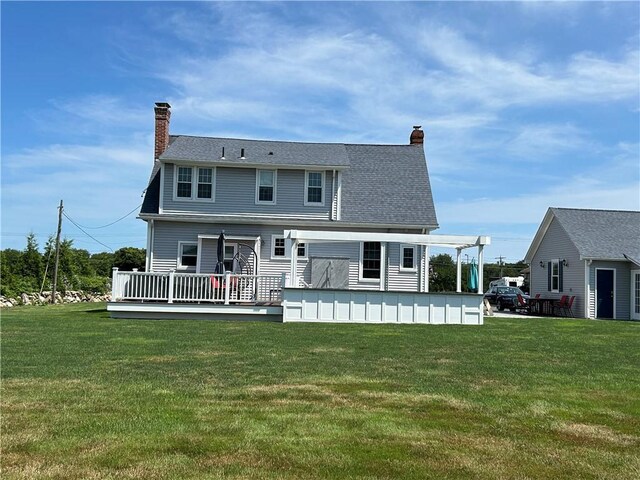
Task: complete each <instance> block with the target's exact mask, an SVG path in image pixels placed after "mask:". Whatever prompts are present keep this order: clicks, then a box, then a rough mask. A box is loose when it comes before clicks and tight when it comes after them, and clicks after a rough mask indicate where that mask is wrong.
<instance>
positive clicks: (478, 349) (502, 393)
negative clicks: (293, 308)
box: [1, 304, 640, 479]
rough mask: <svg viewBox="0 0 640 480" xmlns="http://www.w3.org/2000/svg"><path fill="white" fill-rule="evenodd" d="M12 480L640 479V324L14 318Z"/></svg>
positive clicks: (93, 311)
mask: <svg viewBox="0 0 640 480" xmlns="http://www.w3.org/2000/svg"><path fill="white" fill-rule="evenodd" d="M1 393H2V476H3V478H7V479H8V478H64V479H70V478H82V479H84V478H144V479H148V478H171V479H173V478H274V479H275V478H277V479H280V478H285V479H287V478H291V479H293V478H296V479H297V478H390V479H391V478H416V479H423V478H438V479H441V478H523V479H524V478H535V479H538V478H549V479H551V478H553V479H557V478H572V479H574V478H607V479H616V478H620V479H622V478H625V479H629V478H640V324H638V323H631V322H615V321H593V320H591V321H587V320H563V319H526V318H518V319H492V318H487V319H486V325H484V326H482V327H474V326H466V327H463V326H429V325H422V326H413V325H404V326H400V325H323V324H278V323H259V322H243V323H239V322H207V321H159V320H156V321H147V320H112V319H110V318H109V317H108V315H107V313H106V311H105V310H104V305H102V304H97V305H95V304H94V305H87V304H83V305H73V306H57V307H23V308H15V309H11V310H4V311H3V312H2V391H1Z"/></svg>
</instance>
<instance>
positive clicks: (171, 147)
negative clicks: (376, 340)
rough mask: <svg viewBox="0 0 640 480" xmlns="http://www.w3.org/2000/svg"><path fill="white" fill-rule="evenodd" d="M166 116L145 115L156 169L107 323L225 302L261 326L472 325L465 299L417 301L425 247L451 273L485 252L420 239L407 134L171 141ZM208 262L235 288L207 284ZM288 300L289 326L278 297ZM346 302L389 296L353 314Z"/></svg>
mask: <svg viewBox="0 0 640 480" xmlns="http://www.w3.org/2000/svg"><path fill="white" fill-rule="evenodd" d="M170 113H171V112H170V106H169V105H168V104H167V103H157V104H156V107H155V122H156V129H155V132H156V133H155V161H154V164H153V169H152V173H151V178H150V181H149V185H148V187H147V190H146V193H145V197H144V202H143V206H142V209H141V211H140V215H139V218H141V219H142V220H144V221H145V222H147V232H148V234H147V236H148V241H147V264H146V272H136V273H135V274H132V273H130V272H127V273H125V272H115V273H114V299H113V300H114V301H113V302H112V303H110V304H109V306H108V308H109V310H110V311H112V312H114V313H115V314H118V312H120V314H122V315H123V316H126V315H132V312H134V311H137V312H138V313H140V314H141V313H142V312H143V311H144V313H145V315H148V316H152V315H154V314H155V313H157V312H158V311H159V310H158V309H159V308H160V306H159V302H163V301H167V303H171V304H176V303H181V304H182V307H176V306H175V305H174V306H172V307H171V308H173V311H174V312H175V311H177V309H178V308H182V310H181V312H182V313H183V314H184V315H185V316H188V315H190V314H193V313H194V312H195V313H202V312H204V311H205V310H203V309H204V308H205V307H204V306H202V305H205V306H206V305H208V306H209V307H211V304H215V303H219V302H223V303H224V304H226V305H227V306H229V305H231V304H233V303H234V302H235V303H236V304H237V305H240V304H241V305H243V306H245V307H247V306H249V305H254V306H255V308H254V309H253V310H251V309H248V310H247V309H245V310H246V312H245V313H247V314H249V315H250V314H251V313H252V312H257V311H258V310H257V309H258V307H260V308H263V307H265V305H266V304H269V305H266V307H269V308H271V307H274V306H277V309H276V308H271V310H269V311H270V312H271V313H270V314H271V315H273V316H276V317H277V316H279V315H280V316H283V317H284V319H285V320H291V319H297V320H329V321H341V320H342V319H344V315H345V311H348V314H347V320H346V321H410V322H420V321H423V322H427V323H433V322H437V321H438V319H442V321H443V322H444V321H454V322H457V323H482V313H481V311H480V307H479V305H480V302H481V297H480V296H478V295H477V294H476V295H466V296H465V295H463V294H460V297H459V298H457V299H456V300H455V301H454V300H452V299H451V297H449V299H447V298H445V297H444V296H442V298H440V297H438V298H436V296H425V295H424V294H426V293H427V292H428V271H429V265H428V261H429V260H428V258H429V247H430V245H438V246H448V247H451V248H454V249H457V259H458V272H460V257H461V255H460V252H461V251H462V250H463V249H465V248H471V247H476V248H478V253H479V257H480V260H481V259H482V248H483V246H484V245H486V244H488V243H489V238H488V237H479V236H442V235H433V234H431V232H432V231H433V230H434V229H436V228H437V227H438V222H437V219H436V212H435V207H434V204H433V197H432V194H431V186H430V182H429V174H428V171H427V163H426V159H425V155H424V149H423V138H424V133H423V132H422V130H421V129H420V127H419V126H416V127H414V129H413V131H412V132H411V135H410V141H409V143H408V144H405V145H371V144H342V143H305V142H287V141H270V140H249V139H232V138H214V137H197V136H188V135H170V134H169V119H170ZM222 232H224V236H225V241H224V252H222V253H223V258H222V259H219V258H218V240H219V237H220V234H221V233H222ZM219 261H223V262H224V265H225V267H226V269H227V270H228V271H230V272H231V273H230V274H231V275H233V276H238V278H237V279H236V280H234V281H233V282H230V280H229V278H227V279H226V281H225V279H223V278H222V277H220V278H218V277H216V273H215V272H216V265H217V264H218V262H219ZM227 275H229V274H227ZM222 285H232V287H233V288H224V289H223V288H222V287H221V286H222ZM480 285H482V265H481V264H480ZM300 287H304V292H303V294H301V293H300V292H297V293H296V295H297V297H296V298H297V299H298V300H299V301H300V302H302V303H300V304H299V307H300V309H299V310H298V311H296V312H295V313H294V314H292V315H293V316H290V315H289V314H288V310H287V309H288V308H293V307H292V305H293V303H294V302H292V301H289V302H287V290H289V289H291V290H293V289H299V288H300ZM223 290H224V291H223ZM345 291H350V292H365V293H366V292H374V291H376V292H395V293H394V294H393V295H392V296H391V297H389V296H388V295H387V296H386V295H383V296H382V297H380V298H378V297H375V299H374V297H373V296H371V295H373V294H371V295H369V296H368V297H367V295H365V294H362V295H361V296H360V297H358V298H359V299H360V300H354V298H355V296H349V295H347V296H345V295H344V294H342V293H341V292H345ZM460 291H461V289H460V274H459V275H458V292H460ZM331 292H333V293H331ZM403 292H404V293H403ZM293 293H294V292H289V295H290V298H292V297H291V295H293ZM414 294H423V295H422V297H420V298H418V297H415V296H414ZM225 295H226V297H225ZM301 295H302V296H301ZM310 295H315V297H314V300H313V302H311V301H310V300H309V299H310V298H311V297H310ZM327 295H330V296H331V302H330V303H331V305H332V307H331V312H329V310H328V309H329V307H328V303H327V300H326V298H328V297H327ZM350 295H351V294H350ZM353 295H355V293H354V294H353ZM363 295H364V296H363ZM377 295H378V296H380V293H378V294H377ZM298 297H300V298H298ZM298 300H297V301H298ZM126 301H129V302H128V304H127V305H125V304H124V303H123V302H125V303H126ZM131 301H135V302H134V303H132V302H131ZM139 301H144V302H149V301H153V302H156V303H154V304H149V303H146V304H145V305H142V306H141V305H140V302H139ZM354 301H355V302H356V304H357V305H355V304H354ZM360 301H362V302H363V303H362V305H363V309H362V311H361V310H360V308H359V305H360V304H359V303H358V302H360ZM136 302H137V303H136ZM323 302H324V304H323ZM342 302H346V307H345V306H344V305H343V304H342ZM389 302H391V303H394V307H393V308H390V307H388V304H389V305H390V303H389ZM403 302H404V303H403ZM425 302H426V303H425ZM310 303H313V304H314V307H313V308H311V307H309V305H310ZM453 304H456V305H459V307H456V308H458V310H455V312H454V310H453V309H452V308H453V307H451V308H450V306H451V305H453ZM196 305H199V306H196ZM409 305H411V308H412V310H411V311H409V309H408V306H409ZM425 305H426V308H427V313H426V316H425V314H424V309H423V307H424V306H425ZM447 305H449V306H448V307H447V308H446V309H445V306H447ZM467 305H468V307H469V308H467ZM266 307H265V308H266ZM414 307H415V308H414ZM441 307H442V309H441ZM345 308H346V310H345ZM154 309H155V310H154ZM278 309H279V310H278ZM314 309H315V310H314ZM303 310H304V312H303ZM211 311H213V310H212V309H211V308H209V310H207V312H211ZM234 311H236V312H237V311H238V309H235V310H234ZM262 311H264V308H263V310H262ZM296 315H297V317H296ZM294 317H295V318H294ZM452 319H453V320H452ZM467 319H468V320H467Z"/></svg>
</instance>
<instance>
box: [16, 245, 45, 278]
mask: <svg viewBox="0 0 640 480" xmlns="http://www.w3.org/2000/svg"><path fill="white" fill-rule="evenodd" d="M21 264H22V268H21V274H22V275H23V276H24V277H25V278H29V279H33V280H35V282H36V283H38V282H39V281H41V280H42V273H43V266H42V255H41V254H40V251H39V250H38V241H37V240H36V236H35V235H34V234H33V233H30V234H29V235H27V246H26V248H25V249H24V252H23V253H22V262H21Z"/></svg>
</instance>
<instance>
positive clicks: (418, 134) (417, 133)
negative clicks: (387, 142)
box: [409, 125, 424, 145]
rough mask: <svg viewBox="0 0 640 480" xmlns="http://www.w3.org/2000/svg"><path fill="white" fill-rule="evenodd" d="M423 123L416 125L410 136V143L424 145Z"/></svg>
mask: <svg viewBox="0 0 640 480" xmlns="http://www.w3.org/2000/svg"><path fill="white" fill-rule="evenodd" d="M421 127H422V126H421V125H414V126H413V132H411V136H410V137H409V144H410V145H422V144H423V143H424V132H423V131H422V130H420V128H421Z"/></svg>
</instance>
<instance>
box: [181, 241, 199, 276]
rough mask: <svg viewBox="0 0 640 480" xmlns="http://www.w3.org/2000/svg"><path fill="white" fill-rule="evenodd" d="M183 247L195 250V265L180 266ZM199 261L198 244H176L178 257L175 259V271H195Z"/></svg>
mask: <svg viewBox="0 0 640 480" xmlns="http://www.w3.org/2000/svg"><path fill="white" fill-rule="evenodd" d="M184 245H193V246H195V247H196V249H197V253H196V264H195V265H193V266H192V265H182V247H183V246H184ZM199 259H200V249H198V242H178V255H177V258H176V269H177V270H193V271H196V269H197V266H198V261H199Z"/></svg>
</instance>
